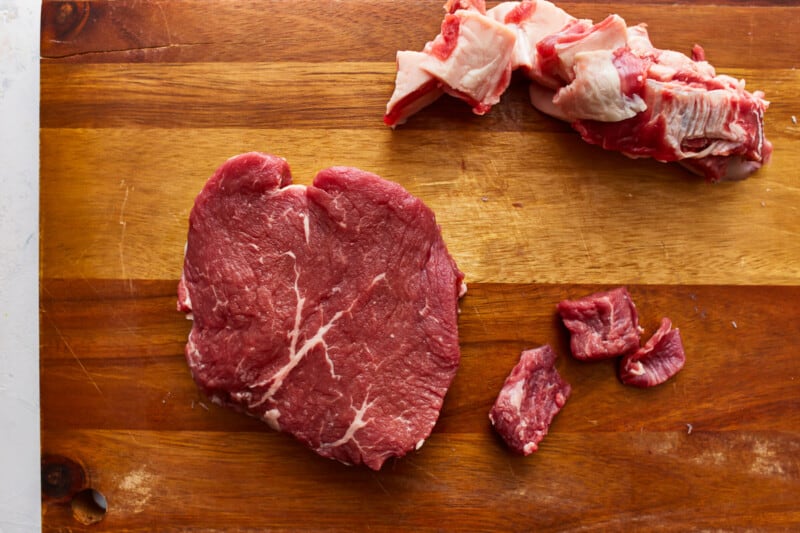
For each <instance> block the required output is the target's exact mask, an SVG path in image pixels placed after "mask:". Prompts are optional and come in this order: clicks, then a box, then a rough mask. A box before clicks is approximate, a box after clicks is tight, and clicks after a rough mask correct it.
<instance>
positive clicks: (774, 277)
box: [41, 120, 800, 285]
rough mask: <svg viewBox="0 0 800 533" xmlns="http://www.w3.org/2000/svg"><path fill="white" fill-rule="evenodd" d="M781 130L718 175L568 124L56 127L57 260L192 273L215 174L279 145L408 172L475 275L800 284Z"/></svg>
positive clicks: (788, 154)
mask: <svg viewBox="0 0 800 533" xmlns="http://www.w3.org/2000/svg"><path fill="white" fill-rule="evenodd" d="M787 122H789V123H790V121H788V120H787ZM774 138H775V140H776V142H779V143H780V144H779V145H778V146H779V147H778V148H777V149H776V154H775V158H774V161H773V162H772V163H771V164H770V165H769V166H767V167H766V168H764V169H763V170H762V171H761V172H759V174H758V175H757V176H755V177H754V178H753V179H750V180H747V181H744V182H741V183H733V184H730V183H729V184H720V185H716V186H711V185H708V184H706V183H704V182H703V181H702V180H701V179H698V178H695V177H693V176H691V175H688V174H686V173H684V172H683V171H682V170H681V169H680V168H677V167H675V166H671V165H664V164H660V163H657V162H655V161H633V160H629V159H627V158H624V157H622V156H620V155H618V154H612V153H606V152H603V151H602V150H599V149H597V148H596V147H592V146H588V145H586V144H585V143H583V142H581V141H580V140H579V139H577V138H576V137H575V136H572V135H566V134H565V135H559V134H555V135H552V134H538V133H498V132H474V133H472V134H470V135H469V138H468V142H463V143H462V142H454V140H453V138H452V137H451V136H449V135H445V136H444V137H442V136H441V135H440V134H439V133H438V132H409V131H397V132H394V133H393V132H391V131H390V130H388V129H383V130H377V131H375V132H371V131H364V130H360V129H356V130H349V129H348V130H338V131H337V132H336V134H335V135H331V134H330V132H329V131H326V130H299V131H298V130H291V129H290V130H283V129H270V130H258V129H242V130H239V129H237V130H229V129H222V130H181V134H180V135H175V133H174V131H173V130H171V129H144V130H140V129H110V130H109V129H101V130H82V129H81V130H72V129H69V130H61V129H43V130H42V133H41V143H42V150H43V151H44V152H45V153H46V154H47V158H46V159H44V160H43V162H42V167H41V179H42V213H43V216H42V220H41V231H42V236H43V238H42V262H43V267H42V268H43V270H42V272H43V275H44V276H45V277H48V278H81V277H85V278H105V279H114V278H116V279H120V278H122V279H128V278H134V279H177V278H178V277H179V275H180V269H181V267H182V251H183V246H184V242H185V239H186V230H187V220H188V213H189V209H190V208H191V205H192V201H193V199H194V196H195V195H196V194H197V192H199V190H200V189H201V187H202V185H203V183H204V182H205V180H206V179H207V177H208V176H210V175H211V173H212V172H213V170H214V169H215V168H216V167H217V166H218V165H219V164H221V163H222V162H223V161H224V160H225V159H227V158H228V157H230V156H231V155H233V154H236V153H239V152H243V151H248V150H266V151H271V152H275V153H278V154H279V155H282V156H284V157H286V158H287V160H288V161H289V163H290V165H291V166H292V167H293V170H294V174H295V176H296V182H297V183H304V184H308V183H310V181H311V177H312V176H313V175H314V174H315V173H316V172H317V171H318V170H320V169H322V168H324V167H327V166H331V165H337V164H344V165H351V166H356V167H360V168H363V169H368V170H370V171H372V172H375V173H377V174H379V175H382V176H383V177H385V178H386V179H390V180H393V181H396V182H398V183H400V184H402V185H404V186H405V187H406V188H407V189H408V190H409V191H410V192H411V193H412V194H415V195H417V196H419V197H420V198H422V199H423V200H424V201H425V202H426V203H427V204H428V205H429V206H430V207H431V208H432V209H433V210H434V212H435V213H436V215H437V220H438V222H439V223H440V224H441V225H442V228H443V233H444V235H445V238H446V242H447V243H448V247H449V249H450V252H451V253H452V254H453V255H454V257H455V258H456V260H457V262H458V264H459V265H460V267H461V269H462V270H463V271H464V272H466V273H467V280H468V281H469V282H512V283H530V282H546V283H559V282H574V283H592V282H594V283H689V284H697V283H720V284H790V285H796V284H798V283H799V282H800V239H798V238H797V232H798V230H800V225H799V224H798V223H797V221H798V218H799V217H800V214H799V213H798V206H800V187H798V185H800V180H799V179H798V169H800V155H798V154H800V139H797V138H792V137H791V134H789V133H788V132H787V133H785V134H783V135H777V136H775V137H774ZM522 146H529V147H530V149H528V150H521V148H520V147H522ZM132 153H133V154H143V155H142V156H141V157H145V158H146V161H147V162H146V163H143V159H141V158H139V157H128V154H132ZM65 176H69V179H64V177H65ZM165 198H169V202H165V201H164V199H165ZM76 226H77V227H80V228H83V229H82V231H79V232H76V231H75V230H74V228H75V227H76ZM154 242H155V243H158V245H157V246H153V243H154Z"/></svg>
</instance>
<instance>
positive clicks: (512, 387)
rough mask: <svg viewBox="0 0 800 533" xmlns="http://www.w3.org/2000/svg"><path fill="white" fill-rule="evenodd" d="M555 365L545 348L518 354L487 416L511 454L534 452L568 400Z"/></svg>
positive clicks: (565, 384)
mask: <svg viewBox="0 0 800 533" xmlns="http://www.w3.org/2000/svg"><path fill="white" fill-rule="evenodd" d="M555 362H556V354H555V352H554V351H553V350H552V348H550V346H548V345H545V346H541V347H539V348H536V349H533V350H526V351H524V352H522V354H521V356H520V359H519V362H518V363H517V364H516V366H514V368H513V370H511V373H510V374H509V375H508V377H507V378H506V380H505V383H503V388H502V389H501V391H500V394H499V395H498V396H497V400H496V401H495V403H494V405H493V406H492V409H491V411H490V412H489V420H491V422H492V425H493V426H494V428H495V430H496V431H497V433H498V434H499V435H500V436H501V437H502V438H503V440H504V441H505V442H506V444H507V445H508V447H509V448H511V449H512V450H514V451H515V452H518V453H521V454H523V455H529V454H531V453H533V452H535V451H536V450H537V449H538V446H539V442H541V440H542V439H543V438H544V437H545V435H547V430H548V428H549V427H550V423H551V422H552V421H553V418H554V417H555V416H556V414H558V412H559V411H560V410H561V408H562V407H564V404H565V403H566V401H567V399H568V398H569V395H570V392H571V391H572V389H571V387H570V386H569V384H568V383H567V382H566V381H564V380H563V379H562V378H561V375H560V374H559V373H558V370H556V367H555Z"/></svg>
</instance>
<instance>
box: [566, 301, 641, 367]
mask: <svg viewBox="0 0 800 533" xmlns="http://www.w3.org/2000/svg"><path fill="white" fill-rule="evenodd" d="M558 313H559V315H561V319H562V321H563V322H564V325H565V326H566V328H567V329H568V330H569V331H570V334H571V337H570V350H571V352H572V355H573V357H575V358H576V359H579V360H581V361H594V360H599V359H609V358H612V357H617V356H620V355H624V354H626V353H630V352H632V351H636V350H637V349H638V348H639V338H640V337H641V334H642V328H640V327H639V315H638V313H637V312H636V306H635V305H634V304H633V300H632V299H631V296H630V294H629V293H628V290H627V289H626V288H625V287H619V288H616V289H613V290H610V291H606V292H598V293H594V294H590V295H589V296H585V297H583V298H580V299H578V300H563V301H561V302H559V304H558Z"/></svg>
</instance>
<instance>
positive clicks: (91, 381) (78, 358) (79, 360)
mask: <svg viewBox="0 0 800 533" xmlns="http://www.w3.org/2000/svg"><path fill="white" fill-rule="evenodd" d="M49 322H50V325H51V326H53V329H54V330H55V332H56V334H57V335H58V338H59V339H61V342H63V343H64V346H66V347H67V350H68V351H69V353H70V354H72V357H73V358H74V359H75V362H77V363H78V366H80V367H81V370H83V373H84V374H86V377H87V378H89V382H90V383H91V384H92V385H93V386H94V388H95V389H97V392H99V393H100V396H103V397H104V398H105V394H103V391H102V390H100V387H99V386H98V385H97V382H96V381H95V380H94V378H93V377H92V375H91V374H90V373H89V371H88V370H87V369H86V367H85V366H84V365H83V362H82V361H81V358H80V357H78V354H76V353H75V350H73V349H72V346H70V344H69V342H68V341H67V338H66V337H65V336H64V334H63V333H61V330H60V329H59V327H58V326H56V324H55V322H53V320H52V319H49Z"/></svg>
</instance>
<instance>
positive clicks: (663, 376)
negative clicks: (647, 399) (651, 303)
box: [619, 318, 686, 388]
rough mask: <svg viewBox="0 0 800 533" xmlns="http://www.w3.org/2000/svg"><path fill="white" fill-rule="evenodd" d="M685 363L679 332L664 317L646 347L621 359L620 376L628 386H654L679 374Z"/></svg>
mask: <svg viewBox="0 0 800 533" xmlns="http://www.w3.org/2000/svg"><path fill="white" fill-rule="evenodd" d="M685 362H686V355H685V353H684V351H683V342H682V341H681V334H680V330H678V329H677V328H676V329H672V322H671V321H670V319H668V318H663V319H662V320H661V326H660V327H659V328H658V331H656V332H655V334H653V336H652V337H651V338H650V340H648V341H647V343H645V345H644V346H642V347H641V348H640V349H639V350H637V351H636V352H633V353H630V354H628V355H626V356H624V357H623V358H622V362H621V364H620V368H619V377H620V379H621V380H622V382H623V383H625V384H626V385H633V386H634V387H642V388H646V387H654V386H656V385H659V384H661V383H664V382H665V381H667V380H668V379H669V378H671V377H672V376H674V375H675V374H677V373H678V372H679V371H680V370H681V369H682V368H683V364H684V363H685Z"/></svg>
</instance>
